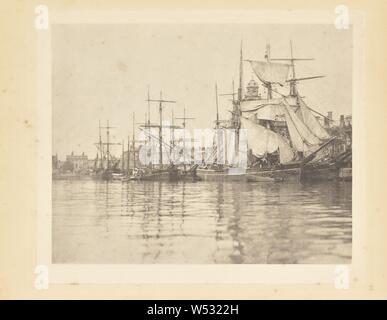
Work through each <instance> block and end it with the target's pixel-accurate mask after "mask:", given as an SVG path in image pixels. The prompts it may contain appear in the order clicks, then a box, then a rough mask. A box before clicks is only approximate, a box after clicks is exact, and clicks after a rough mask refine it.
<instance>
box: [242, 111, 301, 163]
mask: <svg viewBox="0 0 387 320" xmlns="http://www.w3.org/2000/svg"><path fill="white" fill-rule="evenodd" d="M241 122H242V128H244V129H246V131H247V141H248V145H249V148H250V149H251V150H252V152H253V154H254V155H255V156H256V157H263V156H264V155H265V154H266V153H273V152H275V151H277V150H279V153H280V162H281V163H287V162H290V161H291V160H293V158H294V152H293V150H292V148H291V147H290V146H289V144H288V143H287V142H286V140H285V138H283V137H282V136H280V135H279V134H277V133H275V132H274V131H271V130H269V129H266V128H265V127H263V126H261V125H259V124H257V123H254V122H253V121H252V120H250V119H247V118H245V117H242V118H241Z"/></svg>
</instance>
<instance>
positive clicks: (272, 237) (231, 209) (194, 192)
mask: <svg viewBox="0 0 387 320" xmlns="http://www.w3.org/2000/svg"><path fill="white" fill-rule="evenodd" d="M351 188H352V185H351V184H350V183H337V182H333V183H332V182H330V183H324V184H321V183H320V184H308V185H301V184H284V183H236V182H224V183H222V182H196V183H193V182H176V183H166V182H131V183H121V182H96V181H84V180H82V181H75V180H72V181H53V262H54V263H262V264H266V263H270V264H273V263H276V264H278V263H348V262H350V259H351V242H352V241H351V240H352V238H351V237H352V224H351V221H352V219H351V202H352V193H351Z"/></svg>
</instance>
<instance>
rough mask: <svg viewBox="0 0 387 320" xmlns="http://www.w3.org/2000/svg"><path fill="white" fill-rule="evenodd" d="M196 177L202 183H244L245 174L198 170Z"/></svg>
mask: <svg viewBox="0 0 387 320" xmlns="http://www.w3.org/2000/svg"><path fill="white" fill-rule="evenodd" d="M196 175H197V176H198V177H199V178H200V179H201V180H203V181H246V173H245V172H233V171H232V170H229V169H228V168H226V169H203V168H198V169H197V170H196Z"/></svg>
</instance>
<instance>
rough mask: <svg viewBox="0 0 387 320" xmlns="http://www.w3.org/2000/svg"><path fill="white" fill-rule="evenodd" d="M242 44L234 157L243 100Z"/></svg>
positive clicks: (237, 142) (237, 152) (236, 149)
mask: <svg viewBox="0 0 387 320" xmlns="http://www.w3.org/2000/svg"><path fill="white" fill-rule="evenodd" d="M242 45H243V43H242V41H241V49H240V57H239V88H238V101H237V103H235V107H236V110H235V111H236V112H235V113H236V114H235V115H234V116H235V120H236V121H235V155H239V129H240V113H241V111H240V109H241V108H240V106H241V102H242V100H243V47H242Z"/></svg>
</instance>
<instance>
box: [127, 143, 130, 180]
mask: <svg viewBox="0 0 387 320" xmlns="http://www.w3.org/2000/svg"><path fill="white" fill-rule="evenodd" d="M129 160H130V137H129V136H128V159H127V160H126V161H127V167H128V168H127V174H128V176H129V164H130V163H129Z"/></svg>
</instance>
